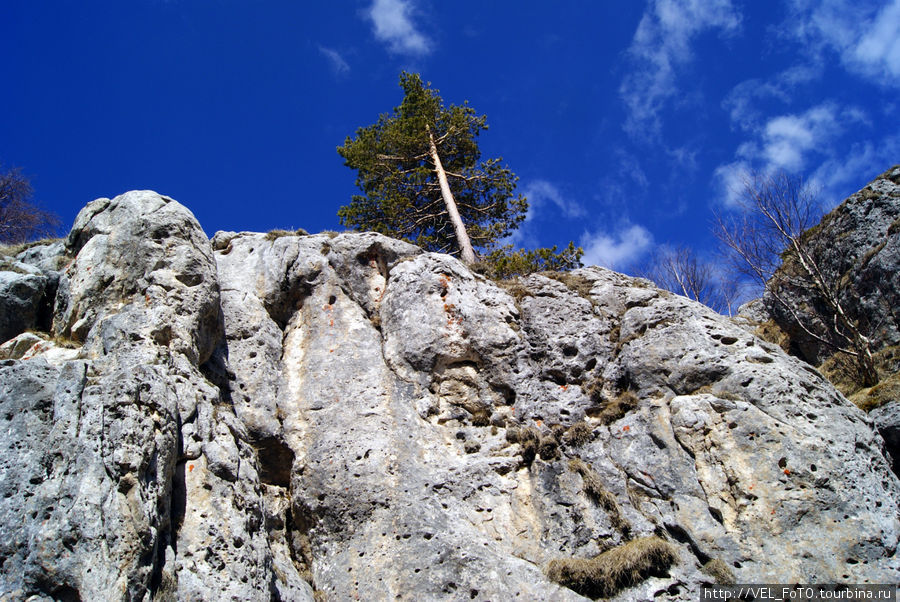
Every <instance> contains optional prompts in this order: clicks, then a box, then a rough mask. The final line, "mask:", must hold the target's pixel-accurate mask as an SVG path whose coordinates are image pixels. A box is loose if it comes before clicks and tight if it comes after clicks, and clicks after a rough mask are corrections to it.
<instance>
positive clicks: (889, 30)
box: [787, 0, 900, 86]
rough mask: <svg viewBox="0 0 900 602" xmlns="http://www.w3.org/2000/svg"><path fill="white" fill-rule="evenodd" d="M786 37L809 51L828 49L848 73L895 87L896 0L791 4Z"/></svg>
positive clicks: (899, 78)
mask: <svg viewBox="0 0 900 602" xmlns="http://www.w3.org/2000/svg"><path fill="white" fill-rule="evenodd" d="M792 8H793V10H792V14H791V15H790V16H789V18H788V23H789V25H788V26H787V29H788V31H789V35H791V36H792V37H794V38H796V39H797V40H799V41H800V42H801V43H803V44H804V46H805V47H806V48H807V50H808V51H809V52H812V53H813V54H815V53H822V52H823V51H824V50H832V51H834V52H836V53H837V54H838V55H839V56H840V57H841V61H842V62H843V63H844V66H845V67H846V68H847V69H848V70H849V71H851V72H854V73H856V74H857V75H861V76H863V77H866V78H868V79H871V80H873V81H875V82H877V83H879V84H882V85H889V86H900V0H888V1H887V2H873V1H871V0H816V1H811V0H794V1H793V6H792Z"/></svg>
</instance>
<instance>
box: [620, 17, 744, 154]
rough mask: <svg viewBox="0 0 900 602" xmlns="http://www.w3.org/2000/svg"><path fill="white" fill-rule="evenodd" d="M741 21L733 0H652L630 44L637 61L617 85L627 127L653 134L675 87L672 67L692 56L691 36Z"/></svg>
mask: <svg viewBox="0 0 900 602" xmlns="http://www.w3.org/2000/svg"><path fill="white" fill-rule="evenodd" d="M740 22H741V17H740V14H739V13H738V12H737V11H736V10H735V8H734V7H733V6H732V5H731V0H652V1H651V3H650V5H649V6H648V7H647V10H646V11H645V12H644V15H643V17H642V18H641V21H640V23H639V24H638V28H637V31H635V34H634V38H633V39H632V42H631V47H630V48H629V54H630V55H631V57H632V59H633V60H634V63H635V65H634V67H633V69H632V70H631V72H630V73H629V75H628V76H626V77H625V79H624V80H623V81H622V84H621V85H620V86H619V95H620V96H621V98H622V100H623V102H624V103H625V105H626V107H627V109H628V113H629V115H628V119H627V120H626V123H625V130H626V131H627V132H629V133H630V134H632V135H637V136H646V135H648V134H649V135H653V134H657V133H658V132H659V129H660V118H659V112H660V111H661V110H662V108H663V106H664V105H665V103H666V102H667V101H668V100H669V99H671V98H672V97H673V96H675V94H676V93H677V92H678V87H677V85H676V83H675V79H676V73H675V72H676V68H677V67H679V66H680V65H683V64H686V63H688V62H690V61H691V59H692V58H693V53H692V51H691V47H690V46H691V41H692V39H693V38H694V37H695V36H696V35H697V34H699V33H701V32H703V31H705V30H707V29H718V30H721V31H724V32H732V31H735V30H737V28H738V27H739V26H740Z"/></svg>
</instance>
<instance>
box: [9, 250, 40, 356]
mask: <svg viewBox="0 0 900 602" xmlns="http://www.w3.org/2000/svg"><path fill="white" fill-rule="evenodd" d="M29 267H30V266H27V265H25V264H22V263H20V262H8V261H5V262H2V263H0V342H2V341H7V340H9V339H11V338H13V337H14V336H16V335H17V334H20V333H22V332H25V331H26V330H28V329H30V328H35V327H36V326H37V324H38V320H39V315H40V311H41V307H42V305H43V303H44V297H45V294H46V292H47V289H48V287H49V281H48V278H47V277H46V276H45V275H44V274H42V273H41V272H40V270H37V269H34V268H32V269H30V270H29V269H28V268H29Z"/></svg>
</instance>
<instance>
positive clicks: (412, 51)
mask: <svg viewBox="0 0 900 602" xmlns="http://www.w3.org/2000/svg"><path fill="white" fill-rule="evenodd" d="M413 12H414V4H413V2H412V0H374V1H373V2H372V6H371V7H370V8H369V10H368V11H366V16H367V17H368V18H369V19H371V21H372V25H373V28H374V32H375V37H376V38H378V39H379V40H380V41H382V42H385V43H386V44H387V45H388V49H389V50H390V51H391V52H394V53H396V54H406V55H412V56H423V55H426V54H428V53H429V52H430V51H431V41H430V40H429V39H428V38H427V37H425V35H423V34H422V33H421V32H419V31H418V30H417V29H416V26H415V25H414V24H413V21H412V14H413Z"/></svg>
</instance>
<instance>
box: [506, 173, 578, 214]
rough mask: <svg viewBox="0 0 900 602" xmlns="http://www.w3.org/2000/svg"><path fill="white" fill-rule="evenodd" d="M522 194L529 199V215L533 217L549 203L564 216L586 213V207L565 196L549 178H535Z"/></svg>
mask: <svg viewBox="0 0 900 602" xmlns="http://www.w3.org/2000/svg"><path fill="white" fill-rule="evenodd" d="M522 194H524V195H525V198H527V199H528V204H529V210H528V213H529V215H528V217H527V218H526V219H531V217H532V216H533V212H534V211H537V210H539V209H543V208H544V207H545V206H546V205H547V203H552V204H553V205H555V206H556V208H557V209H559V211H560V212H561V213H562V215H563V216H564V217H567V218H574V217H582V216H584V215H586V213H587V212H586V211H585V209H584V207H582V206H581V204H580V203H578V202H576V201H573V200H571V199H567V198H565V197H564V196H563V195H562V193H561V192H560V191H559V189H558V188H557V187H556V186H555V185H554V184H552V183H551V182H548V181H547V180H533V181H532V182H530V183H529V184H528V185H527V186H525V187H524V188H523V191H522Z"/></svg>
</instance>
